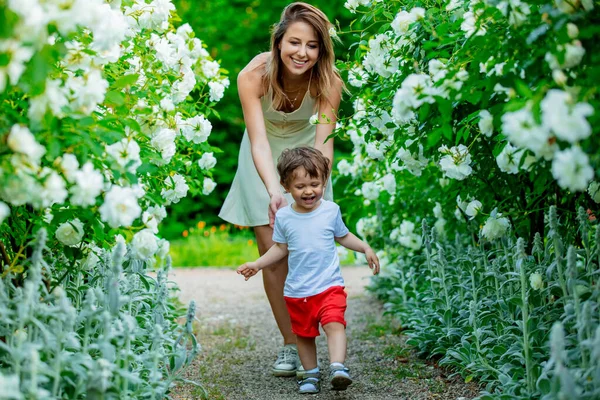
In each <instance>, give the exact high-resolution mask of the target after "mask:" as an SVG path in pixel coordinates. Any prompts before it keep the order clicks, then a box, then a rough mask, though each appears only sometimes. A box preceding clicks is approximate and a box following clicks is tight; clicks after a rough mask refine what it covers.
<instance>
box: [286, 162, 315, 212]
mask: <svg viewBox="0 0 600 400" xmlns="http://www.w3.org/2000/svg"><path fill="white" fill-rule="evenodd" d="M324 188H325V183H324V182H323V179H321V177H320V176H319V177H317V178H313V177H311V176H310V175H309V174H308V173H307V172H306V170H305V169H304V167H298V168H297V169H296V170H294V175H293V178H292V180H291V182H290V184H289V186H288V187H286V188H285V189H286V190H287V191H288V192H289V193H290V194H291V195H292V197H293V198H294V201H295V202H296V205H295V206H294V210H296V211H298V212H310V211H312V210H314V209H316V208H317V207H318V206H319V204H320V203H321V198H322V197H323V189H324Z"/></svg>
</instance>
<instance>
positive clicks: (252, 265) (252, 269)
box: [237, 262, 260, 280]
mask: <svg viewBox="0 0 600 400" xmlns="http://www.w3.org/2000/svg"><path fill="white" fill-rule="evenodd" d="M258 271H260V268H259V267H258V265H257V264H256V262H247V263H245V264H243V265H240V267H239V268H238V269H237V273H238V274H240V275H244V278H246V280H248V279H250V278H251V277H253V276H254V275H256V274H257V273H258Z"/></svg>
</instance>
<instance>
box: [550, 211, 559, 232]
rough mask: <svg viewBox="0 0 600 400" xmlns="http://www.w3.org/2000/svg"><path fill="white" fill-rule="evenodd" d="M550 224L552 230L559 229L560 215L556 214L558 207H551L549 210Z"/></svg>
mask: <svg viewBox="0 0 600 400" xmlns="http://www.w3.org/2000/svg"><path fill="white" fill-rule="evenodd" d="M548 223H549V224H550V229H552V230H556V229H558V215H557V214H556V206H550V209H549V210H548Z"/></svg>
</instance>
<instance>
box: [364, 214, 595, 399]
mask: <svg viewBox="0 0 600 400" xmlns="http://www.w3.org/2000/svg"><path fill="white" fill-rule="evenodd" d="M572 215H573V216H576V215H577V214H576V212H574V213H573V214H572ZM547 217H548V218H547V224H548V225H547V232H548V236H547V237H544V236H542V235H541V234H537V235H533V243H532V247H531V249H529V248H528V247H527V241H526V240H525V239H524V238H517V237H515V236H513V237H512V238H511V239H510V240H508V239H507V238H499V239H497V240H495V241H491V242H490V241H488V240H482V241H481V242H480V243H476V245H475V246H472V240H473V239H472V236H471V235H463V236H462V237H461V238H459V240H454V241H453V242H452V243H448V242H444V241H439V240H438V239H437V238H432V237H431V235H429V234H427V235H425V232H427V224H426V223H422V226H423V227H424V235H423V243H424V246H423V251H422V252H421V253H420V254H413V255H411V256H410V257H407V255H406V254H405V253H404V252H403V251H402V248H400V247H398V248H393V247H392V248H390V249H389V250H388V253H389V257H390V259H391V260H394V257H396V260H395V261H393V263H392V265H393V267H392V270H391V271H389V273H388V275H387V278H385V279H382V280H379V279H375V281H374V282H373V284H372V288H373V291H374V292H375V293H376V294H377V295H378V296H379V297H381V298H382V299H383V300H384V301H385V307H386V308H387V309H388V310H389V312H390V313H392V314H393V315H395V316H396V317H397V318H399V319H400V320H401V322H402V324H403V325H404V326H405V327H406V332H407V334H408V335H409V341H408V342H409V343H410V344H412V345H414V346H415V348H416V349H417V350H418V351H419V353H421V354H422V355H425V356H437V357H440V360H439V363H440V364H442V365H446V366H448V367H451V368H454V369H455V370H457V371H458V372H459V373H460V374H461V375H463V377H464V378H465V380H467V381H471V380H476V381H478V382H479V383H480V385H481V388H482V392H481V394H480V397H479V398H480V399H485V400H491V399H508V398H510V399H523V400H524V399H544V400H550V399H569V400H570V399H573V400H593V399H596V398H598V394H599V393H600V380H599V379H598V378H599V377H600V362H599V361H600V359H599V355H600V351H599V350H598V344H599V343H600V342H599V341H600V319H599V313H598V311H599V310H600V307H599V305H600V304H599V302H598V284H597V282H598V276H599V275H600V274H599V269H598V266H597V261H598V254H599V251H600V246H599V245H600V242H599V241H598V236H599V235H600V234H599V233H598V232H600V228H598V226H599V225H597V224H595V221H590V220H589V219H585V220H582V219H581V218H580V219H579V220H577V222H578V225H579V226H577V225H574V224H568V223H563V224H559V223H558V221H559V213H558V210H557V209H556V208H551V209H549V210H548V212H547ZM560 219H561V220H563V221H566V220H567V217H565V216H561V217H560ZM574 220H576V219H575V218H574ZM582 224H585V225H586V226H584V227H583V228H582V226H581V225H582ZM577 232H578V233H577ZM581 232H585V233H586V235H587V236H585V237H582V236H581ZM574 233H577V234H574ZM583 241H586V242H587V243H589V246H588V249H587V250H586V248H585V247H584V246H583V244H582V242H583ZM428 244H429V246H428ZM459 246H461V247H462V248H461V249H458V251H457V247H459ZM430 249H431V250H430ZM433 249H435V251H434V250H433ZM588 257H589V258H588ZM590 258H591V259H590ZM559 263H560V265H562V267H561V271H560V272H559V269H558V265H559ZM411 268H413V269H416V270H417V271H420V273H419V274H417V275H416V276H414V277H413V279H414V283H411V286H410V288H411V289H410V290H405V289H404V288H406V284H405V279H406V274H407V273H408V272H409V271H410V269H411ZM561 277H562V281H563V282H564V288H563V284H562V283H561ZM444 289H445V290H444Z"/></svg>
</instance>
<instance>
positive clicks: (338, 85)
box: [219, 3, 343, 376]
mask: <svg viewBox="0 0 600 400" xmlns="http://www.w3.org/2000/svg"><path fill="white" fill-rule="evenodd" d="M330 28H331V23H330V22H329V20H328V19H327V17H326V16H325V14H323V12H322V11H320V10H319V9H317V8H315V7H313V6H311V5H309V4H306V3H292V4H290V5H288V6H287V7H286V8H285V9H284V10H283V13H282V14H281V20H280V21H279V23H278V24H276V25H275V27H274V29H273V33H272V36H271V49H270V51H269V52H266V53H262V54H259V55H258V56H256V57H255V58H254V59H253V60H252V61H250V63H249V64H248V65H247V66H246V67H245V68H244V69H243V70H242V71H241V72H240V74H239V75H238V79H237V83H238V90H239V96H240V101H241V104H242V109H243V112H244V121H245V123H246V131H245V132H244V136H243V138H242V144H241V147H240V154H239V160H238V169H237V172H236V175H235V177H234V179H233V183H232V186H231V190H230V191H229V194H228V195H227V198H226V199H225V203H224V204H223V208H222V209H221V212H220V214H219V216H220V217H221V218H223V219H224V220H226V221H228V222H230V223H232V224H236V225H242V226H252V227H254V234H255V236H256V242H257V244H258V251H259V253H260V255H263V254H264V253H265V252H266V251H267V250H268V249H269V248H270V247H271V246H272V245H273V240H272V236H273V222H274V220H275V213H276V212H277V210H278V209H279V208H281V207H283V206H285V205H287V204H288V202H291V201H292V199H291V196H290V195H289V194H284V191H283V188H282V187H281V185H280V184H279V176H278V175H277V172H276V169H275V165H276V163H277V158H278V157H279V155H280V154H281V152H282V151H283V149H285V148H293V147H297V146H300V145H310V146H314V147H315V148H317V149H319V150H321V152H322V153H323V154H325V156H326V157H327V158H329V160H330V161H331V162H332V161H333V139H330V140H327V137H328V136H329V135H330V134H331V132H332V131H333V128H334V127H335V122H336V114H337V109H338V107H339V104H340V98H341V92H342V89H343V84H342V80H341V79H340V76H339V74H338V73H337V72H336V70H335V67H334V53H333V43H332V40H331V38H330V36H329V29H330ZM314 114H317V115H318V118H319V119H318V124H316V125H314V124H311V123H310V122H309V119H310V117H311V116H313V115H314ZM330 165H331V164H330ZM324 198H325V199H328V200H332V188H331V178H330V179H329V181H328V184H327V186H326V191H325V196H324ZM282 263H283V265H280V266H278V268H269V269H265V270H264V271H263V284H264V287H265V292H266V294H267V298H268V299H269V303H270V305H271V310H272V311H273V315H274V317H275V321H276V322H277V326H278V328H279V330H280V332H281V335H282V336H283V344H284V346H283V347H282V348H281V349H279V353H278V357H277V360H276V361H275V363H274V364H273V368H272V373H273V375H275V376H294V375H295V374H296V369H297V368H298V367H300V365H299V364H300V363H299V361H298V355H297V349H296V336H295V335H294V334H293V333H292V328H291V323H290V317H289V314H288V311H287V308H286V305H285V301H284V299H283V286H284V282H285V277H286V275H287V271H288V268H287V260H283V261H282Z"/></svg>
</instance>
